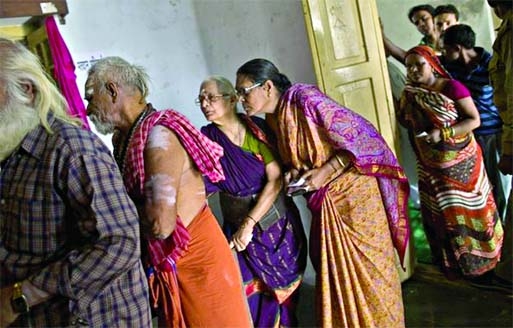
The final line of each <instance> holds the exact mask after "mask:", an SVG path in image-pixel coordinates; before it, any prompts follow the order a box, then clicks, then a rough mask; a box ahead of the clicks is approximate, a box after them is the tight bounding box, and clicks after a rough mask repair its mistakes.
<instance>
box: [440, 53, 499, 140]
mask: <svg viewBox="0 0 513 328" xmlns="http://www.w3.org/2000/svg"><path fill="white" fill-rule="evenodd" d="M474 50H475V51H476V52H477V53H478V54H479V55H480V59H479V62H478V64H477V66H475V67H474V68H472V70H470V71H469V70H468V69H467V68H466V67H465V66H464V65H463V64H461V63H459V62H457V61H454V62H446V61H445V60H444V58H443V57H441V58H440V59H441V62H442V64H443V65H444V67H445V69H446V70H447V71H448V72H449V73H450V74H451V76H452V77H453V78H454V79H456V80H458V81H460V82H461V83H463V84H464V85H465V86H466V87H467V89H468V90H469V91H470V94H471V96H472V99H473V100H474V104H475V105H476V107H477V110H478V111H479V117H480V118H481V125H480V126H479V127H478V128H477V129H475V130H474V134H476V135H488V134H495V133H499V132H501V131H502V120H501V117H500V116H499V111H498V109H497V107H496V106H495V104H494V102H493V88H492V85H491V84H490V75H489V72H488V63H489V62H490V59H491V58H492V56H491V55H490V53H489V52H487V51H486V50H485V49H483V48H481V47H475V48H474Z"/></svg>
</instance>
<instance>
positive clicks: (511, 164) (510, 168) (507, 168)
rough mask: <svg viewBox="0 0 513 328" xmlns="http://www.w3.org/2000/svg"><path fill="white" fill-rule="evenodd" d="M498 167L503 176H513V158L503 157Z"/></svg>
mask: <svg viewBox="0 0 513 328" xmlns="http://www.w3.org/2000/svg"><path fill="white" fill-rule="evenodd" d="M497 166H498V168H499V171H501V172H502V173H503V174H513V156H511V155H502V156H501V158H500V160H499V164H497Z"/></svg>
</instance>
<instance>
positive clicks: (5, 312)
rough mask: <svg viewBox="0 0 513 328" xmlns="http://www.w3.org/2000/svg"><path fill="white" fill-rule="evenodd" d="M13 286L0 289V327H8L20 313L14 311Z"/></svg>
mask: <svg viewBox="0 0 513 328" xmlns="http://www.w3.org/2000/svg"><path fill="white" fill-rule="evenodd" d="M12 293H13V290H12V286H7V287H4V288H2V289H0V327H7V326H9V325H10V324H11V323H13V322H14V320H16V318H17V317H18V315H19V314H18V313H14V311H13V309H12V306H11V297H12Z"/></svg>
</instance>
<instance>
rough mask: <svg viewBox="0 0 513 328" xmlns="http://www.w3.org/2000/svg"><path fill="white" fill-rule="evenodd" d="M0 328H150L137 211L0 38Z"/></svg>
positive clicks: (40, 74)
mask: <svg viewBox="0 0 513 328" xmlns="http://www.w3.org/2000/svg"><path fill="white" fill-rule="evenodd" d="M0 165H1V171H0V199H1V203H0V326H1V327H6V326H9V325H10V324H12V325H13V326H21V327H29V326H32V325H33V326H35V327H64V326H66V327H67V326H79V325H85V326H90V327H150V326H151V316H150V310H149V303H148V286H147V283H146V279H145V276H144V271H143V268H142V265H141V261H140V247H139V224H138V216H137V212H136V208H135V206H134V204H133V203H132V201H131V200H130V198H129V197H128V195H127V193H126V191H125V188H124V186H123V181H122V179H121V176H120V174H119V171H118V168H117V166H116V163H115V161H114V159H113V158H112V156H111V154H110V152H109V150H108V148H107V147H106V146H105V145H104V144H103V143H102V142H101V141H100V139H99V138H98V137H97V136H96V135H94V134H93V133H91V132H89V131H87V130H85V129H83V128H82V122H81V121H79V120H77V119H75V118H72V117H70V116H69V115H68V114H67V103H66V101H65V100H64V98H63V97H62V96H61V94H60V93H59V91H58V90H57V88H56V87H55V85H54V84H53V83H52V81H51V80H50V79H49V78H48V77H47V76H46V74H45V73H44V70H43V68H42V66H41V64H40V62H39V60H38V59H37V57H36V56H35V55H33V54H32V53H31V52H29V51H28V50H27V49H26V48H24V47H23V46H22V45H20V44H17V43H14V42H12V41H9V40H6V39H2V38H0Z"/></svg>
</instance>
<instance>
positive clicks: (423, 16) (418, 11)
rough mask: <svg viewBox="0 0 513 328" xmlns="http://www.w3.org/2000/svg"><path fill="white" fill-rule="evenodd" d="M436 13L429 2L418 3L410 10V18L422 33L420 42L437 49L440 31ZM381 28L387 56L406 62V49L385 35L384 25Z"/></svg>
mask: <svg viewBox="0 0 513 328" xmlns="http://www.w3.org/2000/svg"><path fill="white" fill-rule="evenodd" d="M434 13H435V8H433V6H431V5H429V4H423V5H418V6H415V7H412V8H410V10H409V11H408V19H409V20H410V22H411V23H412V24H413V25H415V27H416V28H417V31H419V32H420V33H421V34H422V39H420V42H419V44H423V45H427V46H429V47H431V48H433V49H436V48H437V44H438V33H437V31H436V28H435V23H434V19H433V15H434ZM381 29H382V32H383V43H384V46H385V54H386V55H387V56H392V57H394V58H395V59H396V60H398V61H399V62H400V63H403V64H404V57H405V55H406V50H404V49H402V48H401V47H399V46H398V45H396V44H394V43H393V42H392V41H391V40H390V39H389V38H387V37H386V36H385V34H384V30H383V27H382V28H381Z"/></svg>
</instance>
